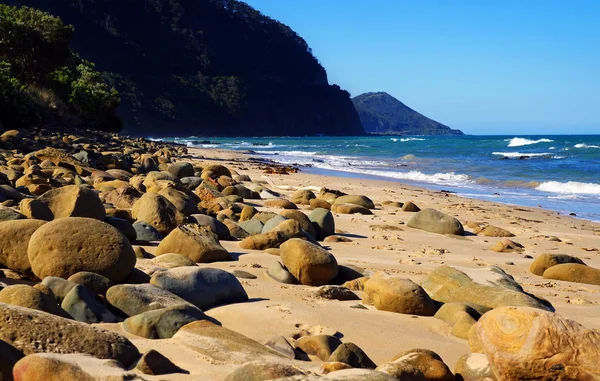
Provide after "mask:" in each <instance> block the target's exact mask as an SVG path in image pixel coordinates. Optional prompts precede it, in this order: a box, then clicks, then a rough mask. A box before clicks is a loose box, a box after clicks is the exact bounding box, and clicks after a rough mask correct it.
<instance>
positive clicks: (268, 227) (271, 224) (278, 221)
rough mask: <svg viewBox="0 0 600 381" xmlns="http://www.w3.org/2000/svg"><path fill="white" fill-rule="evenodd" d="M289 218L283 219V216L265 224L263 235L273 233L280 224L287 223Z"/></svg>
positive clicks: (275, 217) (271, 219)
mask: <svg viewBox="0 0 600 381" xmlns="http://www.w3.org/2000/svg"><path fill="white" fill-rule="evenodd" d="M286 220H287V218H285V217H283V216H277V215H276V216H274V217H273V218H270V219H269V220H268V221H267V222H265V224H264V225H263V228H262V230H261V233H263V234H264V233H269V232H271V231H273V230H274V229H275V228H276V227H277V226H278V225H279V224H281V223H282V222H284V221H286Z"/></svg>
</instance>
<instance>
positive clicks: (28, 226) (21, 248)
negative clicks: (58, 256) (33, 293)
mask: <svg viewBox="0 0 600 381" xmlns="http://www.w3.org/2000/svg"><path fill="white" fill-rule="evenodd" d="M45 223H46V222H45V221H41V220H15V221H4V222H0V237H2V239H1V240H0V265H2V266H6V267H8V268H9V269H11V270H13V271H16V272H18V273H20V274H23V275H26V276H28V277H35V276H34V274H33V272H32V270H31V264H30V263H29V257H28V256H27V250H28V248H29V240H30V239H31V236H32V235H33V233H35V231H36V230H38V229H39V228H40V227H41V226H42V225H44V224H45Z"/></svg>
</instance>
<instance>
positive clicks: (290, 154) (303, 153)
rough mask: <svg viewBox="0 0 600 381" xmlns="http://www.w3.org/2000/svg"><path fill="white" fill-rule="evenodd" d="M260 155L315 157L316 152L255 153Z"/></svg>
mask: <svg viewBox="0 0 600 381" xmlns="http://www.w3.org/2000/svg"><path fill="white" fill-rule="evenodd" d="M254 152H256V153H257V154H259V155H281V156H300V157H306V156H314V155H316V154H317V153H316V152H308V151H254Z"/></svg>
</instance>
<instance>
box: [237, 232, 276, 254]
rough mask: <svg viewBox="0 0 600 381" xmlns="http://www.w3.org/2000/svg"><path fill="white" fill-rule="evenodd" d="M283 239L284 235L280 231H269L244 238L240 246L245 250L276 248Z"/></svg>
mask: <svg viewBox="0 0 600 381" xmlns="http://www.w3.org/2000/svg"><path fill="white" fill-rule="evenodd" d="M285 241H286V237H285V235H284V234H283V233H282V232H269V233H263V234H257V235H253V236H250V237H247V238H244V239H243V240H242V241H241V242H240V247H241V248H242V249H245V250H266V249H271V248H278V247H279V246H280V245H281V244H282V243H284V242H285Z"/></svg>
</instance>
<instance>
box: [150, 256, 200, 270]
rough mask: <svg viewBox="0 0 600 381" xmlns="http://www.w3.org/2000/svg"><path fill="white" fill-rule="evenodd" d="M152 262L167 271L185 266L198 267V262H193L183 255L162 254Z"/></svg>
mask: <svg viewBox="0 0 600 381" xmlns="http://www.w3.org/2000/svg"><path fill="white" fill-rule="evenodd" d="M152 262H153V263H155V264H156V265H157V266H161V267H164V268H167V269H173V268H175V267H185V266H198V265H197V264H196V262H194V261H192V260H191V259H190V258H189V257H186V256H185V255H181V254H162V255H159V256H158V257H155V258H154V259H152Z"/></svg>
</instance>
